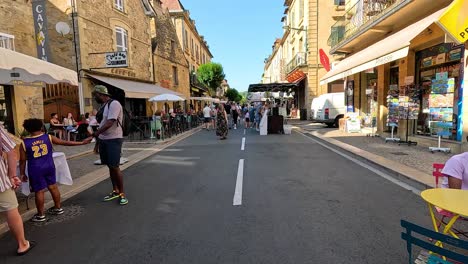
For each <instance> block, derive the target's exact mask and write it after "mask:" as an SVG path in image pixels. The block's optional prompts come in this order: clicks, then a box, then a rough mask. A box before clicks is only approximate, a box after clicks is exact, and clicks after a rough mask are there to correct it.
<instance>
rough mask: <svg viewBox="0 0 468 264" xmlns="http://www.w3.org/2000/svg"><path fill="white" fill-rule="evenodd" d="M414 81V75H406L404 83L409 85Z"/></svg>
mask: <svg viewBox="0 0 468 264" xmlns="http://www.w3.org/2000/svg"><path fill="white" fill-rule="evenodd" d="M413 83H414V76H406V77H405V85H410V84H413Z"/></svg>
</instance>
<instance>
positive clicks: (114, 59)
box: [105, 51, 128, 68]
mask: <svg viewBox="0 0 468 264" xmlns="http://www.w3.org/2000/svg"><path fill="white" fill-rule="evenodd" d="M105 56H106V61H105V66H106V68H122V67H128V57H127V52H126V51H116V52H106V53H105Z"/></svg>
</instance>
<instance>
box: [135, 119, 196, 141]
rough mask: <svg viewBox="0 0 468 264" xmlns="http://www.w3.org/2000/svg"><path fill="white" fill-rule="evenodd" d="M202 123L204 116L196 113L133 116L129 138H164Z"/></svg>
mask: <svg viewBox="0 0 468 264" xmlns="http://www.w3.org/2000/svg"><path fill="white" fill-rule="evenodd" d="M202 123H203V120H202V118H201V117H200V116H198V115H196V114H175V115H169V114H166V115H163V116H154V117H137V118H132V124H131V126H130V133H129V135H128V137H127V140H132V141H133V140H136V141H138V140H147V139H151V140H164V139H167V138H171V137H172V136H176V135H178V134H181V133H183V132H186V131H188V130H191V129H193V128H196V127H198V126H199V125H201V124H202Z"/></svg>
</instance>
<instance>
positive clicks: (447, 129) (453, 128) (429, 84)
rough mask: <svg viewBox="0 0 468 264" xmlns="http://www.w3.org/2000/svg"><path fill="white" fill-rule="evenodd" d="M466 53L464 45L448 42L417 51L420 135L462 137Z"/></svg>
mask: <svg viewBox="0 0 468 264" xmlns="http://www.w3.org/2000/svg"><path fill="white" fill-rule="evenodd" d="M463 52H464V48H463V45H461V46H455V45H453V44H451V43H445V44H441V45H437V46H434V47H431V48H429V49H426V50H423V51H420V52H418V53H417V54H416V63H417V64H416V69H417V76H416V78H417V79H416V82H417V87H418V92H419V93H420V100H421V106H420V113H421V114H420V117H419V118H418V125H417V131H416V132H417V133H418V134H420V135H425V136H432V137H438V136H441V137H442V138H445V139H450V140H458V141H460V140H461V136H462V131H461V127H460V123H461V122H460V121H461V118H462V116H461V108H460V107H459V106H461V105H462V97H463V96H462V94H461V89H460V88H461V78H462V76H461V72H462V68H463V66H462V64H461V60H462V58H463V56H464V54H463Z"/></svg>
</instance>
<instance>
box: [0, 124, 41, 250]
mask: <svg viewBox="0 0 468 264" xmlns="http://www.w3.org/2000/svg"><path fill="white" fill-rule="evenodd" d="M15 146H16V144H15V142H13V140H12V139H11V138H10V136H8V133H7V132H6V131H5V130H4V129H3V127H0V213H1V214H5V215H6V220H7V223H8V227H9V228H10V231H11V233H12V234H13V237H14V238H15V239H16V241H17V243H18V249H17V250H16V253H17V254H18V255H19V256H22V255H25V254H26V253H28V252H29V251H30V250H31V249H32V248H33V247H34V246H35V245H36V244H35V243H34V242H33V241H28V240H26V238H25V236H24V226H23V220H22V219H21V215H20V213H19V211H18V200H17V199H16V193H15V191H14V190H15V189H17V188H18V187H19V186H20V185H21V180H20V179H19V178H18V176H17V175H16V157H15V152H14V149H15ZM5 156H6V160H4V157H5Z"/></svg>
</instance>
